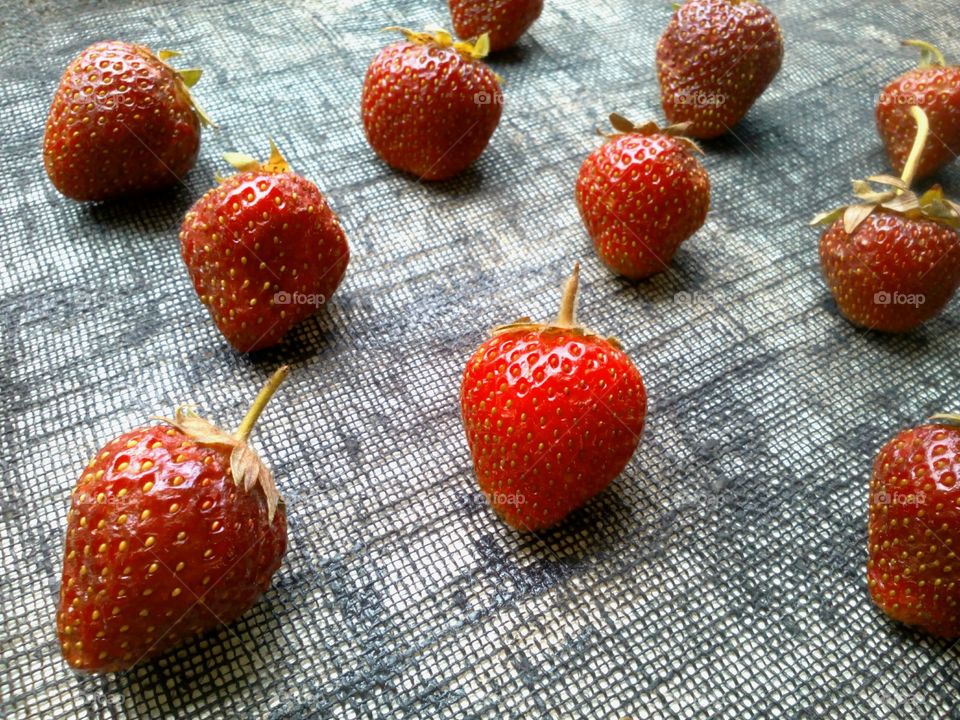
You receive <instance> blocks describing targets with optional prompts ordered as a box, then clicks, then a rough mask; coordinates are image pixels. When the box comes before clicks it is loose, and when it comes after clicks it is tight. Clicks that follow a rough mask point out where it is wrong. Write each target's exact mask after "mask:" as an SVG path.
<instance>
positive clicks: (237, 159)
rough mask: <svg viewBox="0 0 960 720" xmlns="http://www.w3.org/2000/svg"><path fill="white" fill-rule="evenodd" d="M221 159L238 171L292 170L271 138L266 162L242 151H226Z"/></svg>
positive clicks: (281, 171)
mask: <svg viewBox="0 0 960 720" xmlns="http://www.w3.org/2000/svg"><path fill="white" fill-rule="evenodd" d="M223 159H224V160H226V161H227V162H228V163H229V164H230V165H232V166H233V167H235V168H236V169H237V170H239V171H240V172H257V171H260V172H267V173H285V172H292V169H291V168H290V164H289V163H288V162H287V159H286V158H285V157H283V153H281V152H280V148H278V147H277V145H276V143H274V142H273V140H272V139H271V140H270V157H269V158H268V159H267V161H266V162H260V161H259V160H257V159H256V158H254V157H252V156H250V155H245V154H243V153H236V152H228V153H224V154H223Z"/></svg>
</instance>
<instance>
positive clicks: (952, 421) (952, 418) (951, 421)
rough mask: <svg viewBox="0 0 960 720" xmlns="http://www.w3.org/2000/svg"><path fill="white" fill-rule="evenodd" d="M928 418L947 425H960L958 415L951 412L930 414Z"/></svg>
mask: <svg viewBox="0 0 960 720" xmlns="http://www.w3.org/2000/svg"><path fill="white" fill-rule="evenodd" d="M930 419H931V420H935V421H940V422H943V423H946V424H948V425H960V415H954V414H953V413H937V414H936V415H931V416H930Z"/></svg>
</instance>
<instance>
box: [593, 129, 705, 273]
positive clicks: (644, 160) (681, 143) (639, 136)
mask: <svg viewBox="0 0 960 720" xmlns="http://www.w3.org/2000/svg"><path fill="white" fill-rule="evenodd" d="M610 122H611V124H612V125H613V126H614V129H615V130H617V132H616V133H615V134H612V135H608V136H607V139H606V142H604V144H603V145H601V146H600V147H599V148H597V149H596V150H594V151H593V153H591V154H590V155H589V156H588V157H587V159H586V160H584V162H583V165H582V166H581V167H580V174H579V175H578V176H577V186H576V198H577V207H578V208H579V209H580V217H581V219H582V220H583V224H584V226H585V227H586V228H587V233H588V234H589V235H590V237H591V239H592V240H593V244H594V247H595V248H596V250H597V254H598V255H599V256H600V259H601V260H603V262H604V263H605V264H606V265H607V266H608V267H609V268H610V269H611V270H613V271H614V272H616V273H619V274H621V275H624V276H626V277H629V278H642V277H646V276H648V275H652V274H653V273H657V272H660V271H661V270H665V269H666V268H667V267H668V266H669V263H670V260H671V258H673V255H674V253H675V252H676V251H677V248H678V247H679V246H680V243H682V242H683V241H684V240H686V239H687V238H689V237H690V236H691V235H693V233H695V232H696V231H697V230H698V229H699V228H700V226H702V225H703V223H704V220H705V219H706V217H707V210H708V209H709V207H710V179H709V177H708V176H707V172H706V171H705V170H704V169H703V166H702V165H701V164H700V162H699V161H698V160H697V158H696V157H695V156H694V154H693V152H692V151H697V147H696V145H694V144H693V143H691V142H690V141H689V140H687V139H685V138H684V137H683V136H682V133H683V131H684V129H685V128H684V127H683V126H673V127H669V128H665V129H663V130H661V129H659V128H658V127H657V126H656V125H655V124H654V123H648V124H647V125H644V126H642V127H638V126H635V125H633V124H632V123H630V122H629V121H628V120H626V119H624V118H622V117H620V116H619V115H615V114H614V115H611V116H610Z"/></svg>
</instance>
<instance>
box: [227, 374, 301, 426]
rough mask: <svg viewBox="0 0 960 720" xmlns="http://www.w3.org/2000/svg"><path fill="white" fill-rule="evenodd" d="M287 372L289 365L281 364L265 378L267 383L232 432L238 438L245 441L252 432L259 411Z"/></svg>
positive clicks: (268, 400)
mask: <svg viewBox="0 0 960 720" xmlns="http://www.w3.org/2000/svg"><path fill="white" fill-rule="evenodd" d="M289 373H290V366H289V365H283V366H281V367H280V368H278V369H277V371H276V372H275V373H274V374H273V375H272V376H271V377H270V379H269V380H267V384H266V385H264V386H263V389H261V390H260V392H259V393H257V397H256V399H254V401H253V405H251V406H250V409H249V410H248V411H247V414H246V416H245V417H244V418H243V422H241V423H240V427H238V428H237V431H236V432H235V433H234V435H235V436H236V437H237V439H238V440H242V441H245V440H246V439H247V438H248V437H250V433H251V432H253V426H254V425H256V424H257V420H258V419H259V418H260V413H262V412H263V409H264V408H265V407H266V406H267V403H268V402H270V398H272V397H273V394H274V393H275V392H276V391H277V388H279V387H280V383H282V382H283V381H284V379H285V378H286V377H287V375H288V374H289Z"/></svg>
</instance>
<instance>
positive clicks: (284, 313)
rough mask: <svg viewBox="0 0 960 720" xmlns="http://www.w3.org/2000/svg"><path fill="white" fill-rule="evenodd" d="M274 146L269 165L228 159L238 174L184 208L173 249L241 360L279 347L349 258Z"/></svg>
mask: <svg viewBox="0 0 960 720" xmlns="http://www.w3.org/2000/svg"><path fill="white" fill-rule="evenodd" d="M271 147H272V154H271V157H270V160H269V161H268V162H266V163H264V164H261V163H258V162H257V161H256V160H254V159H253V158H251V157H248V156H246V155H237V154H235V153H230V154H229V155H228V156H227V159H228V160H229V161H230V162H231V163H232V164H234V165H235V166H236V167H237V168H239V169H240V172H239V173H237V174H236V175H232V176H230V177H228V178H226V179H224V180H223V181H221V183H220V185H219V186H217V187H215V188H213V189H212V190H210V191H208V192H207V194H206V195H204V196H203V197H202V198H200V200H198V201H197V202H196V204H195V205H194V206H193V207H192V208H191V209H190V211H189V212H188V213H187V215H186V217H185V218H184V220H183V226H182V227H181V229H180V250H181V254H182V255H183V261H184V262H185V263H186V265H187V268H188V269H189V271H190V276H191V278H192V279H193V286H194V288H195V289H196V291H197V295H199V297H200V301H201V302H202V303H203V304H204V305H206V306H207V309H208V310H209V311H210V315H211V316H212V317H213V320H214V322H215V323H216V324H217V327H218V328H219V329H220V332H222V333H223V336H224V337H225V338H226V339H227V340H228V341H229V342H230V344H231V345H233V346H234V347H235V348H236V349H237V350H239V351H240V352H252V351H254V350H259V349H261V348H265V347H269V346H271V345H275V344H277V343H278V342H280V341H281V340H282V339H283V337H284V335H286V334H287V332H288V331H289V330H290V329H291V328H292V327H293V326H294V325H296V324H297V323H299V322H301V321H303V320H304V319H306V318H307V317H309V316H310V315H312V314H313V313H314V312H315V311H316V310H317V308H318V307H319V306H320V305H323V304H324V303H326V302H327V301H328V300H329V299H330V296H332V295H333V293H334V291H335V290H336V289H337V287H338V286H339V285H340V281H341V280H342V279H343V276H344V273H345V272H346V269H347V263H348V262H349V259H350V250H349V247H348V246H347V238H346V235H345V234H344V232H343V228H341V226H340V221H339V220H338V219H337V216H336V215H335V214H334V212H333V210H331V209H330V206H329V205H327V201H326V199H325V198H324V197H323V195H322V194H321V192H320V190H319V189H318V188H317V186H316V185H314V184H313V183H312V182H310V181H309V180H306V179H305V178H303V177H301V176H300V175H297V174H296V173H294V172H293V171H292V170H291V169H290V167H289V165H287V163H286V161H285V160H284V159H283V156H282V155H281V154H280V152H279V151H278V150H277V148H276V146H273V145H272V144H271Z"/></svg>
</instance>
